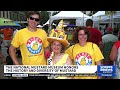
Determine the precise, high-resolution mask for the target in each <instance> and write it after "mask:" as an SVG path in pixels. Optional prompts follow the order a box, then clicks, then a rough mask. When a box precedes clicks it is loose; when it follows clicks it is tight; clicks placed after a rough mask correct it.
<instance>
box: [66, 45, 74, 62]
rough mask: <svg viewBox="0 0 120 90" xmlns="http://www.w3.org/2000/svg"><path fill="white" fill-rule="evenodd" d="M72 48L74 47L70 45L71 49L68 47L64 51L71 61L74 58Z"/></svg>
mask: <svg viewBox="0 0 120 90" xmlns="http://www.w3.org/2000/svg"><path fill="white" fill-rule="evenodd" d="M73 47H74V45H72V46H71V47H69V48H68V49H67V50H66V51H65V53H67V54H69V56H70V58H71V59H72V60H73V59H74V57H73Z"/></svg>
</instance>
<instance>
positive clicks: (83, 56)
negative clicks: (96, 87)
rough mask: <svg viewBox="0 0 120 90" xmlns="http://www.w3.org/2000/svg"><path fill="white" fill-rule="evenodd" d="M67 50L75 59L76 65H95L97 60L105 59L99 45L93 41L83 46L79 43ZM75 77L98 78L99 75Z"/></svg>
mask: <svg viewBox="0 0 120 90" xmlns="http://www.w3.org/2000/svg"><path fill="white" fill-rule="evenodd" d="M65 52H66V53H68V54H69V55H70V58H71V59H72V60H74V65H95V62H97V61H100V60H102V59H104V57H103V55H102V53H101V51H100V49H99V47H98V46H97V45H96V44H93V43H91V42H87V44H86V45H85V46H83V47H82V46H80V45H79V43H77V44H75V45H72V46H71V47H69V48H68V49H67V50H66V51H65ZM75 79H97V76H79V77H75Z"/></svg>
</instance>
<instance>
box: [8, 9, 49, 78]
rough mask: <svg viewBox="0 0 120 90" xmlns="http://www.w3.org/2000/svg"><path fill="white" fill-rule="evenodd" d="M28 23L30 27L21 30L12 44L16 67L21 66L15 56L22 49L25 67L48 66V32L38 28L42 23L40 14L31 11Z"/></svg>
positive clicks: (11, 49)
mask: <svg viewBox="0 0 120 90" xmlns="http://www.w3.org/2000/svg"><path fill="white" fill-rule="evenodd" d="M27 21H28V26H27V27H26V28H24V29H21V30H19V31H18V32H17V33H16V34H15V36H14V38H13V40H12V42H11V46H10V49H9V52H10V56H11V58H12V60H13V62H14V64H15V65H20V63H19V61H18V59H17V57H16V54H15V49H16V48H18V47H20V50H21V55H22V64H23V65H46V59H45V55H44V53H45V52H47V51H48V50H49V49H48V48H47V47H48V45H49V43H48V41H47V40H46V38H47V34H46V32H45V31H44V30H42V29H39V28H37V25H38V24H39V21H40V14H39V12H37V11H29V12H28V14H27ZM43 78H44V77H42V79H43ZM45 79H46V78H45Z"/></svg>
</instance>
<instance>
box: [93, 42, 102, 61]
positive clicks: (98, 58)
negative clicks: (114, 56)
mask: <svg viewBox="0 0 120 90" xmlns="http://www.w3.org/2000/svg"><path fill="white" fill-rule="evenodd" d="M93 48H94V60H95V62H97V61H100V60H102V59H104V57H103V55H102V52H101V51H100V49H99V47H98V46H97V45H96V44H93ZM96 53H97V54H96Z"/></svg>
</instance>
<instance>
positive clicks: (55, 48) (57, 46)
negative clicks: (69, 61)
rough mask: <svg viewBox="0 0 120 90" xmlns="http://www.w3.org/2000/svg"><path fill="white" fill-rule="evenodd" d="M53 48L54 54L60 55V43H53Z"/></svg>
mask: <svg viewBox="0 0 120 90" xmlns="http://www.w3.org/2000/svg"><path fill="white" fill-rule="evenodd" d="M51 48H52V51H53V52H54V53H60V52H61V49H62V44H61V43H60V42H59V41H53V42H52V44H51Z"/></svg>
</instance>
